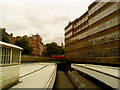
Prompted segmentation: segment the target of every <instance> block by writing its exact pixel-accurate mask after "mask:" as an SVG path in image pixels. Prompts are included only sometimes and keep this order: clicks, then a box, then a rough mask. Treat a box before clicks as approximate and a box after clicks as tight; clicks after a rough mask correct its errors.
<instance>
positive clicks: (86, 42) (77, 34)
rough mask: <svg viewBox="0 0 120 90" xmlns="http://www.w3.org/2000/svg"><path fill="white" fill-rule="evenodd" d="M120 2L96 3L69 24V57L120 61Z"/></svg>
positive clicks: (66, 54) (66, 49) (96, 60)
mask: <svg viewBox="0 0 120 90" xmlns="http://www.w3.org/2000/svg"><path fill="white" fill-rule="evenodd" d="M119 45H120V1H118V2H112V1H109V2H102V1H99V2H93V3H92V4H91V5H90V6H89V7H88V11H87V12H86V13H84V14H83V15H82V16H81V17H79V18H77V19H75V20H74V21H72V22H69V24H68V25H67V26H66V27H65V57H66V59H69V60H72V61H77V62H94V63H111V64H118V63H120V61H119V59H120V47H119Z"/></svg>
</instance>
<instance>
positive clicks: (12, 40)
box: [0, 28, 15, 44]
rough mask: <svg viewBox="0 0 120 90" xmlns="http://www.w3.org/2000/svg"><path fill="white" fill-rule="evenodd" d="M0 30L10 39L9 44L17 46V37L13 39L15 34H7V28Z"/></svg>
mask: <svg viewBox="0 0 120 90" xmlns="http://www.w3.org/2000/svg"><path fill="white" fill-rule="evenodd" d="M0 30H1V33H4V34H5V36H7V37H8V39H9V43H11V44H15V37H13V33H11V34H8V33H7V32H6V28H0ZM1 38H2V34H1Z"/></svg>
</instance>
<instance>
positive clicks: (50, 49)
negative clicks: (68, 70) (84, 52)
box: [46, 42, 64, 56]
mask: <svg viewBox="0 0 120 90" xmlns="http://www.w3.org/2000/svg"><path fill="white" fill-rule="evenodd" d="M46 50H47V56H51V55H52V54H64V49H63V47H61V46H59V45H57V43H55V42H52V43H48V44H46Z"/></svg>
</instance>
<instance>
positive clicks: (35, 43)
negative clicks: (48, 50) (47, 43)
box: [28, 34, 45, 56]
mask: <svg viewBox="0 0 120 90" xmlns="http://www.w3.org/2000/svg"><path fill="white" fill-rule="evenodd" d="M28 40H29V45H30V46H32V55H35V56H36V55H38V56H43V52H44V50H45V47H44V45H43V43H42V38H41V37H40V35H38V34H36V35H32V36H31V37H29V38H28Z"/></svg>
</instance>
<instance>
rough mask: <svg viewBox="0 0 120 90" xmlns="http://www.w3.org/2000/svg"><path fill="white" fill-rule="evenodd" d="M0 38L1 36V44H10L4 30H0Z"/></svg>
mask: <svg viewBox="0 0 120 90" xmlns="http://www.w3.org/2000/svg"><path fill="white" fill-rule="evenodd" d="M0 36H1V37H0V38H2V41H3V42H6V43H9V42H10V41H9V38H8V36H7V34H6V32H5V30H4V28H3V29H1V28H0Z"/></svg>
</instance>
